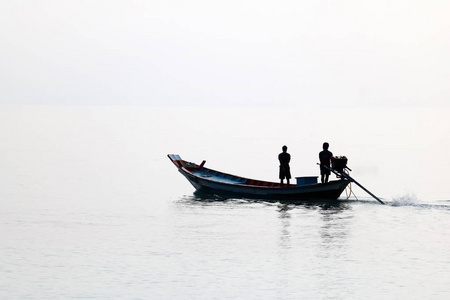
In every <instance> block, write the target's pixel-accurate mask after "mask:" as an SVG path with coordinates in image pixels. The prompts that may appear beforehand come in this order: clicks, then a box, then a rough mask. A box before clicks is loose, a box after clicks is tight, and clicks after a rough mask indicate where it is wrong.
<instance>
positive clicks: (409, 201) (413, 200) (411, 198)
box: [392, 193, 419, 206]
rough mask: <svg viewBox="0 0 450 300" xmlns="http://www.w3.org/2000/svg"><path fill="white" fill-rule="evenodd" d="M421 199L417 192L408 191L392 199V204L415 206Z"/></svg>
mask: <svg viewBox="0 0 450 300" xmlns="http://www.w3.org/2000/svg"><path fill="white" fill-rule="evenodd" d="M417 204H419V200H418V199H417V196H416V195H415V194H410V193H407V194H405V195H402V196H398V197H395V198H393V199H392V206H415V205H417Z"/></svg>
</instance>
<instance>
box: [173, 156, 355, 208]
mask: <svg viewBox="0 0 450 300" xmlns="http://www.w3.org/2000/svg"><path fill="white" fill-rule="evenodd" d="M169 158H170V159H171V161H172V162H173V163H174V164H175V165H176V166H177V168H178V171H179V172H180V173H181V174H182V175H183V176H184V177H185V178H186V179H187V180H188V181H189V182H190V183H191V184H192V186H193V187H194V188H195V189H196V190H197V191H198V192H201V193H207V194H214V195H221V196H228V197H237V198H252V199H271V200H290V201H292V202H295V201H311V200H322V201H323V200H336V199H338V198H339V196H340V195H341V194H342V192H343V191H344V189H345V188H346V187H347V185H348V184H349V183H350V181H348V180H336V181H330V182H328V183H325V184H318V183H315V184H308V185H300V186H299V185H289V186H287V185H283V186H282V185H280V184H279V183H275V182H266V181H260V180H253V179H249V178H245V177H240V176H235V175H231V174H227V173H223V172H219V171H215V170H212V169H208V168H205V167H203V165H204V162H203V163H202V164H201V165H196V164H193V163H190V162H186V161H184V160H182V159H181V158H180V157H179V156H178V155H169Z"/></svg>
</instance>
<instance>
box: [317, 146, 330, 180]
mask: <svg viewBox="0 0 450 300" xmlns="http://www.w3.org/2000/svg"><path fill="white" fill-rule="evenodd" d="M329 146H330V145H329V144H328V143H323V146H322V148H323V151H321V152H320V153H319V159H320V175H321V177H320V181H321V182H322V183H327V182H328V177H329V176H330V170H329V169H327V168H326V167H328V168H331V158H332V157H333V153H331V152H330V151H328V147H329Z"/></svg>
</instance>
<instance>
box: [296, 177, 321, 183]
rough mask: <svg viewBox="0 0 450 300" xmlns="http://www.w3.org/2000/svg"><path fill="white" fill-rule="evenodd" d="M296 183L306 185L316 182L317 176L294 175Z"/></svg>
mask: <svg viewBox="0 0 450 300" xmlns="http://www.w3.org/2000/svg"><path fill="white" fill-rule="evenodd" d="M295 179H297V185H307V184H315V183H317V176H305V177H295Z"/></svg>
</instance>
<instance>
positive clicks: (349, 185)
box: [345, 170, 359, 200]
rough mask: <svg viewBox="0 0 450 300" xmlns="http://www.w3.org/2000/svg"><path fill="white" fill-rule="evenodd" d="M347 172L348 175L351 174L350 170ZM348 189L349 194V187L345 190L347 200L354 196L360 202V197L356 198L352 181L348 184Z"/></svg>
mask: <svg viewBox="0 0 450 300" xmlns="http://www.w3.org/2000/svg"><path fill="white" fill-rule="evenodd" d="M345 172H346V173H347V174H349V172H348V170H345ZM348 189H349V191H348V192H347V187H346V188H345V195H346V196H347V198H346V199H345V200H348V199H349V198H350V197H351V196H352V194H353V196H354V197H355V198H356V200H359V199H358V197H356V195H355V193H354V192H353V190H352V182H351V181H350V182H349V183H348Z"/></svg>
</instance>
